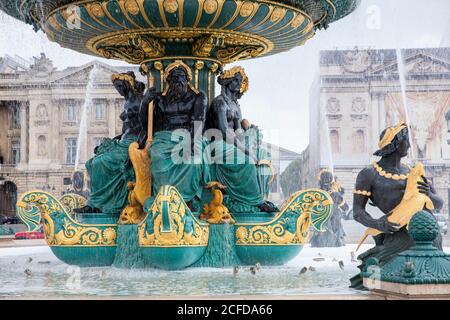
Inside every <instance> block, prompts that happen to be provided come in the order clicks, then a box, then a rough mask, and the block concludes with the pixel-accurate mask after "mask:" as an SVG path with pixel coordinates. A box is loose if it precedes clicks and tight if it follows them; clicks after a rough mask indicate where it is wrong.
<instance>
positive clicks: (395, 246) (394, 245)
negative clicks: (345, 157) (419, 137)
mask: <svg viewBox="0 0 450 320" xmlns="http://www.w3.org/2000/svg"><path fill="white" fill-rule="evenodd" d="M408 130H409V129H408V126H407V124H406V123H403V122H402V123H399V124H397V125H396V126H393V127H389V128H387V129H385V130H383V132H382V133H381V135H380V141H379V150H377V151H376V152H375V153H374V155H375V156H379V157H381V159H380V160H378V161H377V162H374V163H373V164H372V165H371V166H369V167H367V168H364V169H363V170H361V171H360V172H359V174H358V176H357V178H356V183H355V190H354V191H353V194H354V196H353V215H354V219H355V220H356V221H358V222H359V223H361V224H362V225H364V226H365V227H368V228H369V229H368V230H367V231H366V233H365V234H364V236H363V238H362V239H361V240H360V244H361V243H362V242H363V241H364V240H365V238H366V237H367V236H368V235H373V236H374V241H375V247H374V248H372V249H370V250H368V251H366V252H364V253H363V254H361V255H360V256H359V257H358V258H359V259H360V260H361V261H362V264H361V265H360V266H359V268H360V269H361V270H362V271H365V269H366V267H367V263H368V262H369V261H370V259H376V263H377V264H378V265H379V266H383V265H384V264H385V263H387V262H389V261H390V260H391V259H392V258H394V257H395V256H397V255H398V254H399V253H400V252H402V251H405V250H407V249H409V248H411V247H412V246H413V245H414V241H413V239H412V238H411V237H410V235H409V234H408V231H407V223H408V222H409V219H410V218H411V217H412V215H414V214H415V213H416V212H418V211H420V210H422V209H426V210H429V211H433V209H435V210H440V209H441V208H442V206H443V201H442V199H441V198H440V197H439V196H438V195H437V194H436V191H435V190H434V188H433V186H432V184H431V183H430V182H429V180H428V179H427V178H426V177H425V175H424V174H425V172H424V170H423V165H422V164H420V163H418V164H417V165H416V166H415V167H414V168H411V167H409V166H407V165H404V164H402V163H401V159H402V158H404V157H406V156H407V155H408V149H409V148H410V142H409V134H408ZM369 201H370V202H369ZM368 203H369V204H370V205H373V206H375V207H377V208H378V209H380V210H381V211H382V212H383V213H384V215H383V216H382V217H381V218H378V219H375V218H373V217H372V216H371V215H370V214H369V213H368V212H367V211H366V209H365V208H366V205H367V204H368ZM434 244H435V246H436V247H437V248H442V238H441V237H438V238H437V239H436V240H435V243H434ZM351 287H353V288H357V289H363V286H362V278H361V276H360V274H358V275H356V276H354V277H353V278H352V279H351Z"/></svg>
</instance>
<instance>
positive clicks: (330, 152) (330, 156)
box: [320, 105, 334, 176]
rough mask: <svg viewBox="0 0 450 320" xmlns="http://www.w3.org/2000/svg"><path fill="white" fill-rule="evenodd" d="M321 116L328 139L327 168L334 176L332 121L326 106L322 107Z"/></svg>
mask: <svg viewBox="0 0 450 320" xmlns="http://www.w3.org/2000/svg"><path fill="white" fill-rule="evenodd" d="M320 114H321V118H322V119H321V122H322V123H326V126H325V129H326V132H325V139H326V144H327V151H328V152H327V157H328V159H327V166H328V168H329V169H330V171H331V173H332V174H333V176H334V161H333V148H332V146H331V139H330V121H329V119H328V117H327V113H326V107H325V105H323V108H322V106H321V107H320Z"/></svg>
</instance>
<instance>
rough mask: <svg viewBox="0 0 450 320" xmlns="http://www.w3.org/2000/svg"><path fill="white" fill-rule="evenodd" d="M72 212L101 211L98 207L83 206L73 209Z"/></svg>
mask: <svg viewBox="0 0 450 320" xmlns="http://www.w3.org/2000/svg"><path fill="white" fill-rule="evenodd" d="M73 212H74V213H101V212H102V211H101V210H100V209H98V208H93V207H90V206H84V207H82V208H78V209H73Z"/></svg>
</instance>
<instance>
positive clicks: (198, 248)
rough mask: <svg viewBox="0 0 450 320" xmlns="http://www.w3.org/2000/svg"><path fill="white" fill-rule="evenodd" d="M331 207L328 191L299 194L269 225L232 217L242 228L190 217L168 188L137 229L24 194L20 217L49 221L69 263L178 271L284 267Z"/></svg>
mask: <svg viewBox="0 0 450 320" xmlns="http://www.w3.org/2000/svg"><path fill="white" fill-rule="evenodd" d="M332 206H333V202H332V200H331V198H330V196H329V194H328V193H327V192H324V191H322V190H318V189H309V190H303V191H299V192H297V193H295V194H293V195H292V196H291V197H290V198H289V199H288V200H287V201H286V202H285V204H284V205H283V206H282V209H281V211H280V212H278V213H276V214H275V215H274V216H273V218H272V219H271V220H269V221H267V216H268V215H265V214H260V213H253V214H248V213H247V214H245V215H243V216H244V217H245V218H244V219H243V220H242V221H240V219H239V213H234V214H233V215H234V217H235V220H236V224H209V223H207V222H205V221H202V220H199V219H198V218H197V217H196V215H195V214H194V213H192V212H191V211H190V209H189V207H188V206H187V205H186V203H185V202H184V200H183V198H182V196H181V194H180V193H179V192H178V190H177V189H176V188H175V187H173V186H163V187H162V188H161V190H160V191H159V193H158V195H157V196H156V197H155V199H154V201H153V203H152V204H151V205H150V207H149V208H148V209H147V216H146V218H145V219H144V220H143V221H142V222H141V223H140V224H138V225H136V224H135V225H118V224H117V223H114V220H116V219H117V216H115V215H107V214H101V213H100V214H92V213H91V214H82V215H80V214H78V215H76V216H75V217H73V216H72V214H70V213H69V211H67V210H66V209H65V207H64V206H63V205H62V204H61V203H60V202H59V201H58V200H57V199H55V198H54V197H53V196H52V195H51V194H49V193H46V192H42V191H33V192H31V193H26V194H25V195H23V196H22V197H21V198H20V200H19V202H18V207H17V213H18V215H19V217H20V218H21V219H23V220H24V221H28V224H29V226H35V227H36V228H37V227H39V226H40V221H41V220H42V221H43V224H44V231H45V236H46V239H47V243H48V245H49V246H50V248H51V249H52V252H53V253H54V254H55V256H56V257H58V259H60V260H61V261H64V262H65V263H67V264H71V265H78V266H81V267H88V266H110V265H113V264H114V265H115V266H117V267H124V268H145V267H153V268H160V269H165V270H177V269H183V268H186V267H189V266H192V265H196V266H201V267H230V266H234V265H248V264H255V263H257V262H258V263H260V264H262V265H282V264H285V263H286V262H288V261H289V260H291V259H292V258H294V257H295V256H296V255H297V254H298V253H299V252H300V250H301V248H302V247H303V245H304V244H305V243H306V241H307V240H308V234H309V227H310V226H313V227H314V228H316V229H317V230H322V227H323V225H324V224H325V223H326V222H327V221H328V219H329V218H330V215H331V213H332ZM72 210H73V208H72ZM252 216H253V222H252ZM261 216H262V217H263V218H262V219H261ZM261 220H263V221H261ZM244 221H245V222H244Z"/></svg>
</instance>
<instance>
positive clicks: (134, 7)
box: [125, 0, 139, 16]
mask: <svg viewBox="0 0 450 320" xmlns="http://www.w3.org/2000/svg"><path fill="white" fill-rule="evenodd" d="M125 10H127V12H129V13H131V14H132V15H134V16H136V15H137V14H138V13H139V5H138V4H137V3H136V0H127V1H125Z"/></svg>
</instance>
